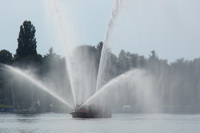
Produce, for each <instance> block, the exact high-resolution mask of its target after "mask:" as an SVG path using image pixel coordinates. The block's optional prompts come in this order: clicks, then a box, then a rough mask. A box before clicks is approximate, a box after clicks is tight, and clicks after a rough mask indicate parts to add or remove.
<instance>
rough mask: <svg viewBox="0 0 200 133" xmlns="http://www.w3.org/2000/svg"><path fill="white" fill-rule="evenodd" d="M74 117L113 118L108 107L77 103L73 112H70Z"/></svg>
mask: <svg viewBox="0 0 200 133" xmlns="http://www.w3.org/2000/svg"><path fill="white" fill-rule="evenodd" d="M70 114H71V115H72V118H111V116H112V114H111V111H109V110H108V108H107V107H104V108H103V107H100V106H99V107H98V108H97V107H95V106H94V105H89V106H86V107H85V106H84V107H81V105H76V108H75V110H74V111H73V112H71V113H70Z"/></svg>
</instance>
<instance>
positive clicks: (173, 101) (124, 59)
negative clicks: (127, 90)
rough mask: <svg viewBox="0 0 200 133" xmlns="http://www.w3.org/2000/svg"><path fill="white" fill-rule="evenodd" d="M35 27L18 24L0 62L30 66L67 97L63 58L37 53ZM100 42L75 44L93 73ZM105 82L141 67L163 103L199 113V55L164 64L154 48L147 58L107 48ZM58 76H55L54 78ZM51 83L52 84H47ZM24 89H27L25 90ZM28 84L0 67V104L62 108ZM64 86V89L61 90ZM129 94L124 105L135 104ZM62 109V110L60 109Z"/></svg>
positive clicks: (0, 56)
mask: <svg viewBox="0 0 200 133" xmlns="http://www.w3.org/2000/svg"><path fill="white" fill-rule="evenodd" d="M35 33H36V29H35V27H34V26H33V24H32V23H31V21H24V22H23V24H22V25H21V26H20V32H19V36H18V39H17V41H18V47H17V49H16V53H15V54H14V55H13V54H12V53H10V52H9V51H8V50H5V49H4V50H1V51H0V63H1V64H7V65H11V66H16V67H20V68H22V69H28V68H32V69H34V71H35V74H36V75H37V77H38V78H39V79H41V80H42V81H47V83H49V86H54V87H55V86H56V92H58V93H59V94H60V95H64V96H65V97H71V91H70V87H71V85H70V81H69V77H68V72H67V70H66V59H65V58H64V57H62V56H60V55H58V54H56V53H55V52H54V51H53V48H50V49H49V53H47V54H46V55H41V54H39V53H38V52H37V41H36V38H35ZM102 47H103V42H99V43H98V44H97V45H96V46H90V45H82V46H78V47H77V48H76V50H75V52H74V54H76V53H80V52H83V54H82V55H85V54H84V53H86V54H87V55H88V56H81V57H80V58H90V59H91V61H93V64H94V67H95V73H96V75H97V73H98V68H99V61H100V57H101V51H102ZM108 58H109V63H108V64H109V65H108V68H107V75H109V76H106V77H107V78H106V79H105V80H106V82H108V81H110V80H111V79H113V78H114V77H117V76H119V75H120V74H123V73H125V72H127V71H129V70H132V69H145V70H147V71H149V72H150V73H151V74H152V75H153V76H154V77H155V79H156V81H157V83H155V84H156V85H155V90H156V93H157V96H158V97H159V100H160V103H162V105H163V106H166V107H169V106H173V107H178V108H179V109H180V108H181V109H183V110H187V111H193V112H200V103H199V101H200V69H199V68H200V58H196V59H194V60H185V59H184V58H181V59H177V60H176V61H174V62H172V63H168V61H167V60H165V59H160V58H159V57H158V55H157V54H156V52H155V51H151V52H150V54H149V57H144V56H142V55H138V54H136V53H131V52H126V51H124V50H121V52H120V53H119V55H115V54H113V53H112V52H111V51H110V52H109V55H108ZM58 77H59V78H58ZM51 83H52V84H51ZM27 88H28V89H27ZM31 88H33V86H32V85H30V84H22V83H20V82H18V81H13V80H12V79H11V77H8V76H7V75H6V74H5V72H4V71H3V70H0V104H7V105H13V106H15V108H18V109H22V108H30V107H31V106H32V104H33V103H35V104H38V101H39V104H40V105H42V106H41V107H40V108H39V111H40V112H46V111H58V108H64V107H63V106H62V105H61V104H60V103H59V102H57V101H56V100H55V99H53V98H52V97H51V96H49V95H48V94H46V93H44V92H42V91H39V90H37V91H35V90H33V89H31ZM65 88H67V89H65ZM133 99H134V98H133V97H131V98H130V99H129V100H127V101H126V102H127V104H130V105H131V104H135V103H134V102H133ZM61 110H63V109H61Z"/></svg>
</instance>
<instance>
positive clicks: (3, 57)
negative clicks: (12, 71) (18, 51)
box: [0, 49, 13, 64]
mask: <svg viewBox="0 0 200 133" xmlns="http://www.w3.org/2000/svg"><path fill="white" fill-rule="evenodd" d="M12 61H13V57H12V54H11V53H10V52H9V51H7V50H5V49H4V50H1V51H0V63H3V64H11V63H12Z"/></svg>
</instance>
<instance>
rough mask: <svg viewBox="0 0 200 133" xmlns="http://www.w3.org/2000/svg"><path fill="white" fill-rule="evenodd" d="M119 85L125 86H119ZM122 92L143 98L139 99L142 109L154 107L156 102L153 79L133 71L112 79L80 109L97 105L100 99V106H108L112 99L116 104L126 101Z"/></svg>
mask: <svg viewBox="0 0 200 133" xmlns="http://www.w3.org/2000/svg"><path fill="white" fill-rule="evenodd" d="M120 84H125V85H122V86H120ZM126 86H129V87H126ZM124 87H125V88H124ZM128 88H130V89H128ZM127 89H128V90H127ZM116 91H117V92H119V93H117V98H116V99H114V97H115V96H114V95H115V92H116ZM123 92H128V93H129V94H133V93H138V96H140V97H141V96H143V99H141V98H140V99H141V101H140V102H141V104H142V105H143V107H144V108H146V107H149V106H150V105H152V106H156V104H155V103H156V102H155V101H157V99H156V97H155V96H154V93H153V78H152V77H151V76H150V75H148V74H147V72H146V71H145V70H140V69H135V70H131V71H128V72H126V73H124V74H121V75H119V76H118V77H116V78H114V79H112V80H111V81H110V82H108V83H107V84H106V85H104V86H103V87H102V88H101V89H100V90H98V91H97V92H96V93H95V94H94V95H92V96H91V97H90V98H88V100H87V101H85V102H84V103H83V104H82V106H81V107H83V106H86V105H89V104H97V101H98V98H100V101H104V102H103V103H101V104H108V103H110V102H111V101H112V99H114V100H113V102H117V103H118V102H120V101H122V99H123V100H124V99H127V97H124V96H123V94H122V93H123ZM106 95H109V97H108V98H109V99H107V98H106ZM134 95H136V94H134ZM105 99H106V100H105ZM105 102H106V103H105ZM142 102H143V103H142ZM112 104H113V103H112ZM81 107H80V108H81Z"/></svg>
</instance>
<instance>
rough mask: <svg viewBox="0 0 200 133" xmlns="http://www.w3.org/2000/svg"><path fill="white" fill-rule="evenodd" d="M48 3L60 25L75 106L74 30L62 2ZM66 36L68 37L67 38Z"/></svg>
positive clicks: (46, 0) (57, 23)
mask: <svg viewBox="0 0 200 133" xmlns="http://www.w3.org/2000/svg"><path fill="white" fill-rule="evenodd" d="M45 2H46V4H49V2H51V3H50V4H51V6H53V7H52V8H53V10H54V11H53V13H54V14H53V15H55V16H54V19H55V20H54V21H56V25H58V31H59V34H60V35H61V41H62V49H63V50H64V56H65V58H66V67H67V68H66V69H67V71H68V76H69V81H70V85H71V91H72V97H73V101H74V106H75V105H76V93H75V90H74V83H73V77H72V75H73V74H72V69H71V68H72V67H71V64H70V61H69V60H70V59H69V53H70V51H72V49H71V47H69V46H70V43H72V42H73V41H72V38H73V36H72V35H71V34H72V30H70V29H69V28H70V27H71V25H70V24H69V23H67V22H66V20H65V15H64V14H63V11H62V8H61V4H60V3H59V0H45ZM66 24H68V25H67V26H68V28H67V27H66ZM66 30H70V31H68V32H70V34H69V33H68V32H67V31H66ZM66 36H67V37H68V38H67V39H66Z"/></svg>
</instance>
